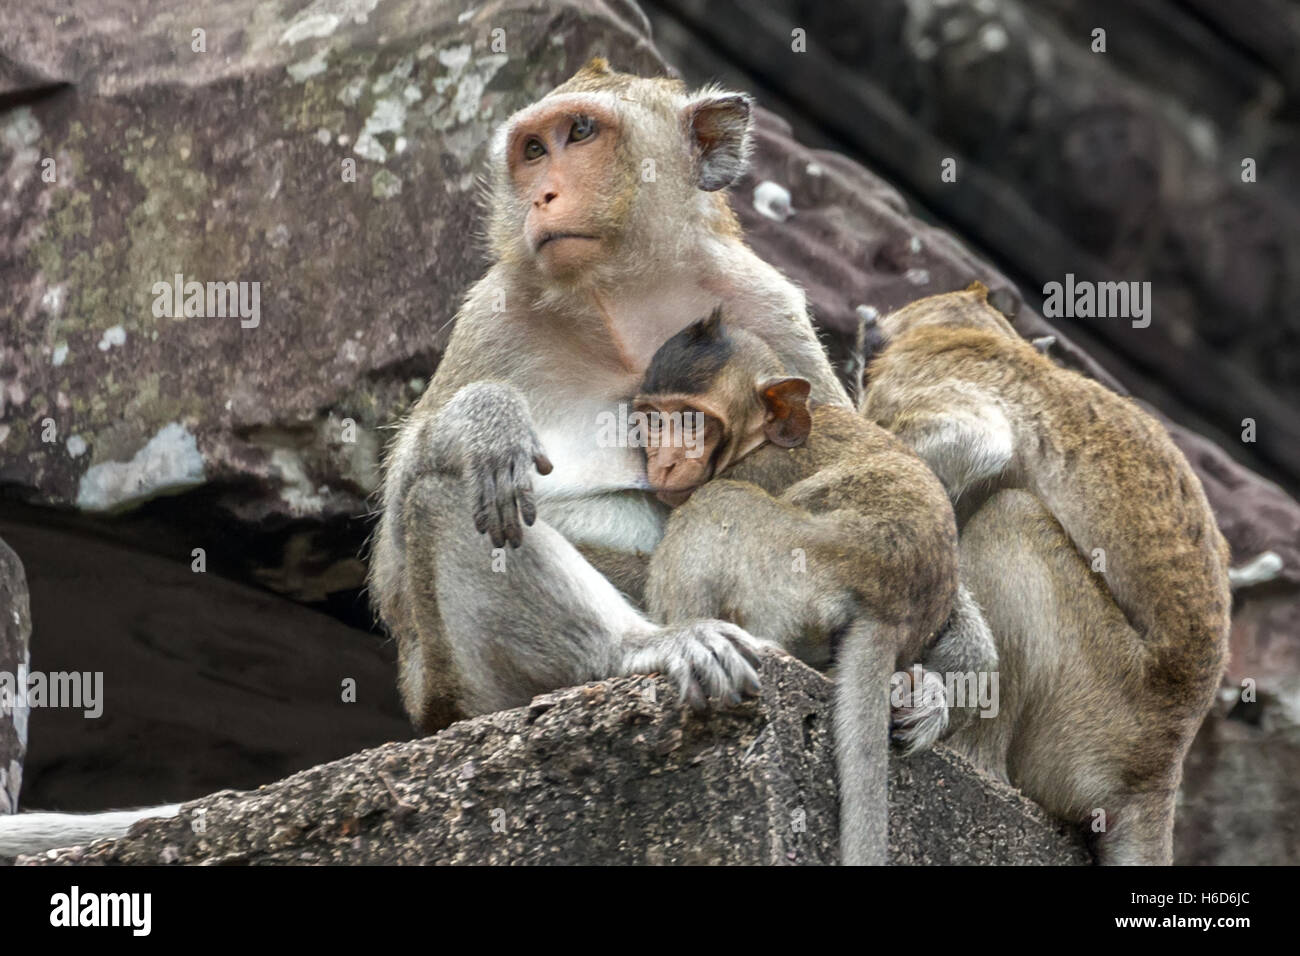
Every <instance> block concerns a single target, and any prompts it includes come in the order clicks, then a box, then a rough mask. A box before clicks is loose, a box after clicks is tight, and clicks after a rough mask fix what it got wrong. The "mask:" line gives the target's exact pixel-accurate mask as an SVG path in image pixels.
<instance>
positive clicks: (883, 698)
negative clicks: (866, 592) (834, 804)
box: [835, 621, 903, 866]
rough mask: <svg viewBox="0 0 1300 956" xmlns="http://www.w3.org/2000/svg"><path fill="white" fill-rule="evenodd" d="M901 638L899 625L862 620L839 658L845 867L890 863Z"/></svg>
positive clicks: (837, 707) (838, 734) (838, 729)
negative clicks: (892, 711)
mask: <svg viewBox="0 0 1300 956" xmlns="http://www.w3.org/2000/svg"><path fill="white" fill-rule="evenodd" d="M902 637H903V635H902V634H900V633H898V629H897V628H889V627H885V626H884V625H880V624H877V623H875V622H873V621H863V622H860V623H858V624H856V625H854V627H853V628H852V629H851V630H850V632H849V634H848V636H847V637H846V639H845V641H844V643H843V645H842V646H841V648H840V653H839V659H838V661H837V663H836V688H835V757H836V761H837V763H838V764H839V776H840V859H841V862H842V863H843V864H845V865H846V866H866V865H872V866H876V865H883V864H884V863H886V862H888V857H889V677H890V674H891V672H892V671H893V669H894V659H895V655H896V650H895V649H896V648H897V647H898V646H899V644H900V641H901V640H902Z"/></svg>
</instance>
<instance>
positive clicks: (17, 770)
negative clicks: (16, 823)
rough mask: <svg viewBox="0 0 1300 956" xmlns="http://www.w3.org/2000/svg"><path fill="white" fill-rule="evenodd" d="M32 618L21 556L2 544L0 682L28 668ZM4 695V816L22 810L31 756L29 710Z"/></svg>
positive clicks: (0, 716)
mask: <svg viewBox="0 0 1300 956" xmlns="http://www.w3.org/2000/svg"><path fill="white" fill-rule="evenodd" d="M31 636H32V615H31V610H30V609H29V606H28V598H27V579H26V576H25V575H24V574H23V565H22V562H21V561H19V560H18V555H16V554H14V552H13V549H12V548H10V547H9V545H8V544H6V543H5V542H4V541H3V540H0V680H16V679H17V677H18V674H19V668H22V669H23V670H25V669H26V668H27V666H28V653H29V648H28V644H29V642H30V640H31ZM2 694H3V692H2V691H0V813H13V812H14V811H15V810H17V809H18V791H19V790H20V789H21V788H22V783H23V758H24V756H25V755H26V753H27V710H26V708H21V709H20V708H18V707H16V706H15V702H14V701H11V700H6V699H5V698H4V696H3V695H2Z"/></svg>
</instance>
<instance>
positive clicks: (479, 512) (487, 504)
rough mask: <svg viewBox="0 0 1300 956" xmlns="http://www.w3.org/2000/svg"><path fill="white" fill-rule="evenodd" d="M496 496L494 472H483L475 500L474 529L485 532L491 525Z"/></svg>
mask: <svg viewBox="0 0 1300 956" xmlns="http://www.w3.org/2000/svg"><path fill="white" fill-rule="evenodd" d="M495 498H496V482H495V481H494V479H493V478H492V473H491V472H490V471H489V472H483V473H481V475H480V478H479V484H478V498H477V499H476V500H475V502H474V530H475V531H477V532H478V533H479V534H483V533H485V532H486V531H487V530H488V527H489V526H490V525H491V523H492V522H491V513H490V512H491V507H492V502H493V500H494V499H495Z"/></svg>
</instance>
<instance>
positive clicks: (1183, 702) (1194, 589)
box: [863, 284, 1230, 862]
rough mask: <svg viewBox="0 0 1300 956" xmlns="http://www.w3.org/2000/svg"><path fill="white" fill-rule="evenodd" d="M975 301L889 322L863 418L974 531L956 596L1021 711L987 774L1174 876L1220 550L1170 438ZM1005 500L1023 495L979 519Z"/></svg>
mask: <svg viewBox="0 0 1300 956" xmlns="http://www.w3.org/2000/svg"><path fill="white" fill-rule="evenodd" d="M985 294H986V290H984V288H983V286H979V285H978V284H977V285H976V286H973V287H972V288H970V289H968V290H966V291H965V292H960V293H949V294H947V295H941V296H934V297H931V298H928V299H923V300H921V301H919V302H916V303H913V304H912V305H909V306H907V307H906V308H904V309H902V310H900V311H898V312H896V313H894V314H892V315H890V316H887V317H886V318H885V319H884V320H883V321H882V331H883V333H884V334H885V336H886V338H887V340H888V346H887V348H886V349H885V350H884V352H883V353H882V354H881V355H880V356H879V357H878V358H877V359H876V361H875V362H873V363H872V365H871V369H870V384H869V386H868V389H867V393H866V396H865V400H864V402H863V412H864V414H865V415H867V416H868V417H869V418H871V419H872V420H874V421H876V422H878V423H880V424H881V425H883V426H885V427H886V428H889V429H890V430H891V431H893V432H895V433H896V434H898V435H900V436H901V437H902V438H903V439H904V440H905V441H907V442H908V443H909V444H910V445H912V447H914V448H916V449H917V450H918V451H919V452H920V454H921V455H922V457H923V458H925V459H926V460H927V461H928V462H929V463H930V465H931V467H933V468H934V469H935V470H936V472H937V473H938V474H939V475H940V477H941V478H943V480H944V483H945V485H946V486H947V488H948V491H949V494H950V495H952V496H953V498H954V501H956V502H957V503H958V504H959V505H960V506H961V507H960V508H959V511H960V513H961V514H963V515H972V514H973V515H974V516H973V517H971V518H970V519H969V521H968V522H967V523H965V524H964V525H963V580H964V581H966V582H967V583H968V584H969V585H970V587H971V590H972V592H973V593H974V595H975V597H976V599H977V600H979V601H980V603H981V605H982V606H983V607H984V610H985V613H986V616H987V617H988V618H989V623H990V626H991V627H992V629H993V632H994V635H995V638H996V639H997V642H998V652H999V658H1000V660H1001V662H1002V667H1003V668H1004V669H1006V671H1007V673H1006V674H1005V675H1004V679H1003V682H1002V686H1003V688H1004V689H1005V690H1006V692H1007V693H1009V694H1011V695H1012V699H1013V700H1014V701H1015V704H1014V705H1013V706H1012V707H1011V708H1008V709H1003V710H1002V712H1001V713H1000V714H999V716H998V717H997V718H996V719H994V720H992V721H977V722H976V723H977V724H982V725H986V726H981V727H978V728H976V730H975V731H974V732H973V737H972V739H976V740H978V739H979V738H980V737H981V736H988V735H989V734H995V736H996V735H998V734H1000V735H1001V738H1003V743H1002V748H1003V751H1004V753H1002V754H998V755H995V759H994V760H993V763H994V767H995V769H998V770H1005V772H1007V773H1008V774H1009V775H1010V777H1011V779H1012V781H1013V782H1015V783H1017V784H1018V785H1020V786H1022V787H1024V788H1025V789H1026V792H1028V793H1029V794H1030V795H1031V796H1034V797H1036V798H1038V799H1040V800H1041V801H1043V802H1044V803H1045V805H1047V806H1048V807H1049V809H1052V810H1054V811H1055V812H1058V813H1061V814H1062V815H1065V816H1069V817H1073V818H1076V819H1077V818H1079V817H1081V816H1082V815H1084V814H1090V813H1091V812H1092V811H1093V810H1094V809H1096V808H1100V809H1103V810H1105V811H1106V812H1107V814H1108V815H1110V816H1111V822H1112V823H1114V822H1115V820H1118V821H1119V824H1121V826H1120V828H1119V829H1115V828H1113V827H1112V828H1110V829H1108V831H1107V837H1103V839H1102V856H1103V859H1115V860H1119V861H1125V860H1134V861H1136V860H1142V861H1146V862H1160V861H1164V862H1167V861H1168V857H1169V853H1170V847H1171V842H1170V839H1171V837H1170V834H1171V827H1172V806H1173V795H1174V791H1175V789H1176V787H1177V785H1178V781H1179V778H1180V775H1181V765H1182V758H1183V756H1184V754H1185V753H1186V750H1187V748H1188V746H1189V745H1190V743H1191V740H1192V737H1193V735H1194V734H1195V732H1196V729H1197V728H1198V727H1199V725H1200V723H1201V721H1202V719H1203V718H1204V716H1205V714H1206V712H1207V711H1208V709H1209V707H1210V705H1211V704H1212V702H1213V699H1214V694H1215V690H1216V689H1217V687H1218V685H1219V681H1220V678H1221V676H1222V673H1223V669H1224V665H1225V659H1226V653H1227V635H1228V623H1229V622H1228V613H1229V603H1230V598H1229V593H1228V581H1227V568H1228V550H1227V544H1226V542H1225V541H1224V539H1223V536H1222V535H1221V534H1220V533H1219V529H1218V527H1217V525H1216V523H1215V520H1214V516H1213V514H1212V513H1211V511H1210V507H1209V503H1208V501H1207V500H1206V497H1205V493H1204V490H1203V489H1202V487H1201V484H1200V482H1199V480H1198V479H1197V477H1196V475H1195V474H1194V472H1193V471H1192V469H1191V467H1190V466H1189V465H1188V463H1187V461H1186V459H1185V458H1184V457H1183V455H1182V453H1181V452H1180V451H1179V450H1178V449H1177V447H1176V446H1175V445H1174V444H1173V442H1172V441H1171V440H1170V438H1169V436H1168V434H1167V433H1166V431H1165V429H1164V428H1163V427H1161V425H1160V424H1159V423H1158V422H1156V421H1155V420H1154V419H1153V418H1151V417H1150V416H1149V415H1147V414H1146V413H1145V412H1144V411H1142V410H1141V409H1140V408H1139V407H1138V406H1137V405H1136V404H1135V403H1133V402H1132V401H1131V400H1129V399H1127V398H1122V397H1120V396H1118V395H1116V394H1115V393H1113V392H1111V391H1109V390H1108V389H1106V388H1104V387H1103V386H1101V385H1100V384H1098V383H1097V382H1095V381H1092V380H1090V379H1087V378H1085V377H1083V376H1082V375H1079V374H1078V373H1076V372H1073V371H1069V370H1067V369H1062V368H1059V367H1057V366H1056V365H1054V364H1053V363H1052V362H1051V361H1050V360H1049V359H1048V358H1046V357H1045V356H1044V355H1043V354H1042V353H1041V352H1040V351H1039V350H1038V349H1036V348H1034V346H1033V345H1031V344H1030V343H1029V342H1026V341H1024V340H1023V339H1021V338H1020V337H1019V336H1018V335H1016V334H1015V332H1014V330H1012V329H1011V327H1010V325H1009V324H1008V323H1007V322H1006V320H1005V319H1004V318H1003V317H1002V316H1001V315H1000V314H998V313H997V311H996V310H994V309H993V308H992V307H991V306H989V305H988V303H987V302H986V300H985ZM999 488H1015V489H1023V490H1024V491H1026V492H1028V493H1029V494H1028V495H1025V496H1021V497H1013V498H1007V497H1005V496H1002V495H998V496H996V497H995V498H994V499H993V500H991V501H988V503H987V504H985V503H984V502H985V499H986V498H987V496H988V495H989V494H990V492H993V491H995V490H996V489H999ZM1030 496H1032V497H1030ZM972 536H974V539H975V540H972ZM1100 555H1104V562H1105V570H1104V572H1100V573H1094V572H1093V571H1092V570H1091V567H1092V563H1093V561H1094V560H1095V556H1100ZM1017 681H1020V682H1021V683H1020V684H1019V685H1017ZM994 725H996V727H997V728H998V729H997V731H996V732H995V731H994V730H993V729H992V728H993V726H994ZM958 742H960V741H958ZM976 749H977V750H978V749H979V746H978V745H977V746H976ZM995 749H996V748H995ZM1002 756H1005V759H1006V762H1007V763H1006V766H1005V768H1003V767H1000V766H997V759H996V758H998V757H1002Z"/></svg>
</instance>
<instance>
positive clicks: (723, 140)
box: [685, 92, 754, 192]
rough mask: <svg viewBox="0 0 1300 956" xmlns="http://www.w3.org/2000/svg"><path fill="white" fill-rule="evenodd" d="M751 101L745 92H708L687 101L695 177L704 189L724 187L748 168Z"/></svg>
mask: <svg viewBox="0 0 1300 956" xmlns="http://www.w3.org/2000/svg"><path fill="white" fill-rule="evenodd" d="M753 102H754V101H753V99H752V98H751V97H750V96H748V95H746V94H745V93H722V92H707V93H703V94H701V95H700V96H698V97H696V98H695V99H693V100H691V102H690V103H688V104H686V109H685V120H686V127H687V129H688V130H689V132H690V137H691V145H692V148H693V150H694V152H695V162H696V169H695V177H696V180H695V181H696V185H698V186H699V187H700V188H701V189H703V190H704V191H705V192H714V191H716V190H719V189H725V188H726V187H727V186H730V185H731V184H732V183H734V182H735V181H736V180H737V179H739V178H740V177H741V176H742V175H743V174H744V172H745V170H746V169H747V168H748V166H749V130H750V126H751V123H752V120H751V117H750V112H751V107H752V104H753Z"/></svg>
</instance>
